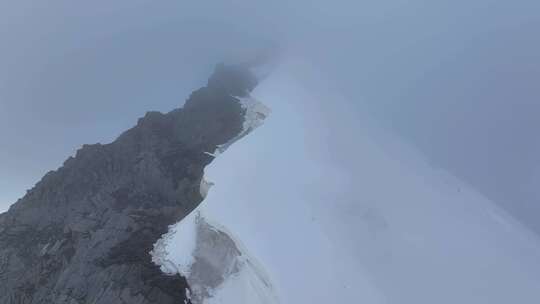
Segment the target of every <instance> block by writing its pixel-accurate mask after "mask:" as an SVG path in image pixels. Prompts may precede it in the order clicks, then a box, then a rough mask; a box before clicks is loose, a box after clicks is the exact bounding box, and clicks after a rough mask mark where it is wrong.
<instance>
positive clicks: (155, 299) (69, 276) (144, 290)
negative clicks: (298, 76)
mask: <svg viewBox="0 0 540 304" xmlns="http://www.w3.org/2000/svg"><path fill="white" fill-rule="evenodd" d="M256 84H257V82H256V80H255V78H254V76H253V75H252V74H251V73H250V72H249V71H247V70H246V69H243V68H241V67H238V66H224V65H219V66H218V67H217V68H216V71H215V73H214V74H213V75H212V76H211V77H210V80H209V81H208V85H207V86H206V87H203V88H201V89H199V90H197V91H195V92H193V93H192V94H191V96H190V97H189V99H188V100H187V101H186V103H185V106H184V107H183V108H181V109H176V110H173V111H171V112H169V113H167V114H163V113H159V112H148V113H147V114H146V115H145V116H144V117H143V118H141V119H139V121H138V123H137V125H136V126H135V127H133V128H132V129H130V130H128V131H126V132H124V133H123V134H122V135H121V136H119V137H118V139H117V140H115V141H114V142H112V143H110V144H106V145H102V144H95V145H84V146H83V147H82V148H81V149H80V150H78V151H77V153H76V156H75V157H70V158H69V159H68V160H66V161H65V163H64V165H63V166H62V167H61V168H59V169H58V170H56V171H51V172H49V173H47V174H46V175H45V176H44V177H43V179H42V180H41V181H40V182H39V183H37V184H36V186H35V187H34V188H33V189H31V190H29V191H28V193H27V194H26V195H25V196H24V197H23V198H22V199H20V200H19V201H18V202H17V203H15V204H14V205H13V206H12V207H11V208H10V210H9V211H8V212H7V213H4V214H1V215H0V303H5V304H38V303H40V304H44V303H58V304H62V303H65V304H67V303H70V304H75V303H81V304H82V303H93V304H115V303H130V304H146V303H160V304H168V303H171V304H172V303H181V304H184V301H189V300H188V299H187V298H186V288H188V286H187V282H186V280H185V278H183V277H181V276H179V275H176V276H167V275H165V274H163V273H162V272H161V271H160V269H159V267H158V266H156V265H154V264H153V263H152V262H151V257H150V255H149V252H150V251H151V250H152V246H153V244H154V243H155V242H156V240H158V239H159V238H160V237H161V235H162V234H164V233H166V232H167V230H168V226H169V225H171V224H173V223H175V222H177V221H179V220H180V219H182V218H183V217H185V216H186V215H187V214H188V213H189V212H191V211H192V210H193V209H194V208H195V207H196V206H197V205H198V204H199V203H200V202H201V201H202V197H201V195H200V192H199V185H200V182H201V179H202V175H203V169H204V167H205V166H206V165H208V164H209V163H210V162H211V161H212V156H210V155H207V154H206V153H205V152H208V151H214V150H215V149H216V146H218V145H221V144H224V143H226V142H227V141H229V140H231V139H233V138H234V137H235V136H237V135H238V134H239V133H240V132H241V131H242V123H243V111H244V110H243V109H242V107H241V106H240V104H239V103H238V100H237V99H236V98H235V97H232V96H243V95H245V94H246V93H247V92H249V91H250V90H252V89H253V88H254V87H255V85H256Z"/></svg>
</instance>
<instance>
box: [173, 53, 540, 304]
mask: <svg viewBox="0 0 540 304" xmlns="http://www.w3.org/2000/svg"><path fill="white" fill-rule="evenodd" d="M253 96H255V97H256V98H257V99H258V100H261V101H263V102H264V103H265V104H266V105H267V106H269V107H270V108H271V109H272V114H271V115H270V116H269V117H268V118H267V119H266V121H265V124H264V125H263V126H262V127H260V128H258V129H257V130H256V131H255V132H253V133H252V134H250V135H249V136H247V137H244V138H242V139H241V140H239V141H237V142H236V143H234V145H231V146H230V147H228V149H227V151H226V152H225V153H223V154H221V155H219V157H218V159H216V160H215V161H214V162H213V163H212V165H211V166H209V167H207V170H206V176H207V179H208V180H210V181H212V182H214V183H215V186H213V187H212V188H211V190H210V191H209V192H208V195H207V197H206V199H205V201H204V202H203V203H202V204H201V206H200V207H199V208H198V211H199V212H200V213H201V214H202V216H203V217H205V218H207V219H208V221H209V222H211V223H219V224H216V225H220V226H221V227H225V228H226V230H227V231H229V234H234V237H232V236H231V237H232V238H233V239H236V240H239V241H241V242H242V243H243V245H242V246H241V247H242V248H244V249H243V250H242V251H249V254H248V253H247V252H246V253H243V254H245V255H248V256H250V257H252V258H253V259H255V258H256V260H258V262H257V263H260V265H261V266H259V267H256V268H254V269H262V270H260V272H261V273H265V274H266V275H267V277H268V278H267V280H271V281H272V284H271V285H269V286H270V287H269V286H266V287H268V288H266V287H264V286H263V287H262V288H261V285H260V282H261V281H260V280H258V279H257V276H258V274H257V273H258V271H257V270H255V271H252V270H250V269H248V270H246V268H244V270H245V271H239V272H236V274H235V275H233V276H229V277H227V278H226V280H225V281H224V282H223V283H222V284H220V286H219V287H218V288H216V290H215V292H214V293H213V296H212V297H210V298H207V299H206V300H205V303H250V304H251V303H266V302H264V301H266V300H268V299H269V297H268V296H261V297H251V298H250V297H247V296H241V295H249V294H257V292H260V291H261V290H263V293H264V292H269V293H270V294H272V293H273V292H276V293H277V294H278V297H279V300H280V301H281V303H291V304H293V303H294V304H303V303H306V304H307V303H396V304H398V303H399V304H402V303H405V304H408V303H410V304H419V303H420V304H421V303H426V304H432V303H438V304H445V303H448V304H450V303H452V304H455V303H474V304H482V303H486V304H488V303H489V304H498V303H501V304H503V303H504V304H507V303H520V304H527V303H531V304H532V303H538V302H539V301H540V288H538V286H540V246H539V242H538V240H537V237H536V236H535V235H532V234H531V233H530V232H529V231H528V230H526V229H524V228H523V227H522V226H521V225H520V224H519V223H516V222H515V221H514V220H513V219H512V218H510V217H509V216H508V215H507V214H505V213H504V212H503V211H501V210H499V209H498V208H496V207H495V205H494V204H492V203H491V202H489V201H488V200H486V199H485V198H484V197H482V196H481V195H480V194H479V193H477V192H476V191H474V189H470V188H469V187H468V186H467V185H464V184H463V183H461V182H460V181H458V180H456V179H455V178H453V177H451V176H449V175H448V174H445V173H444V172H442V171H440V170H438V169H437V168H434V167H432V166H431V165H430V164H428V163H427V162H426V161H425V159H424V157H423V156H422V155H421V154H420V153H418V152H417V151H416V150H415V149H414V148H412V147H410V146H408V145H407V144H406V143H403V142H401V141H400V140H399V139H398V138H395V137H393V136H392V135H391V134H389V133H387V132H385V131H383V130H381V129H380V128H378V127H377V126H376V124H375V123H373V122H372V121H370V120H369V118H368V117H365V116H364V115H362V114H361V112H359V111H358V107H357V106H356V104H357V103H356V102H351V101H347V100H344V99H342V98H341V97H340V96H339V94H338V92H337V91H336V90H335V89H333V88H332V87H330V86H329V85H328V84H327V82H326V81H325V80H324V77H320V76H319V75H318V74H317V72H316V71H315V70H313V69H312V67H310V66H309V65H307V64H305V63H303V62H301V61H298V60H296V61H295V60H289V61H288V62H286V63H283V64H282V65H280V67H279V68H277V70H275V71H274V72H273V73H272V74H271V75H270V76H269V78H267V79H266V80H265V81H264V82H263V83H262V84H261V85H259V87H258V88H257V89H256V91H255V92H253ZM181 226H182V223H181V224H180V226H179V229H177V231H176V234H174V235H173V236H172V238H171V240H170V241H169V242H168V248H167V251H168V252H169V253H168V255H167V257H166V259H167V260H172V261H173V262H174V263H176V264H179V265H181V266H182V267H189V261H188V262H186V254H189V253H188V252H189V251H193V245H190V244H192V243H189V242H191V241H190V240H191V239H192V237H193V235H192V234H193V229H191V228H185V229H182V228H181ZM225 228H224V229H225ZM186 234H187V235H186ZM186 240H187V242H188V244H184V242H186ZM190 246H191V247H190ZM186 251H187V252H186ZM187 260H189V259H187ZM186 263H187V264H186ZM263 281H264V280H263ZM272 285H273V287H271V286H272ZM274 289H275V290H274ZM229 299H230V300H229ZM233 299H235V300H233ZM256 299H258V300H256ZM273 300H275V299H272V301H273ZM276 301H277V300H276ZM268 303H275V301H274V302H271V301H269V302H268Z"/></svg>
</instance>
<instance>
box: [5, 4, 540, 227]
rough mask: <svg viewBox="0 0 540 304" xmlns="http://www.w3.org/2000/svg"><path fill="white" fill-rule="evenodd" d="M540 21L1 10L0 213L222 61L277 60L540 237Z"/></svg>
mask: <svg viewBox="0 0 540 304" xmlns="http://www.w3.org/2000/svg"><path fill="white" fill-rule="evenodd" d="M539 12H540V3H538V2H537V1H528V0H520V1H512V2H508V1H500V0H499V1H495V0H493V1H489V0H471V1H462V0H459V1H444V2H443V1H437V2H435V1H421V0H413V1H403V0H401V1H385V2H384V3H382V1H320V0H317V1H264V2H263V1H238V0H235V1H191V2H187V1H159V2H157V1H140V0H139V1H115V2H110V1H94V2H88V3H86V2H84V3H83V2H73V1H66V0H59V1H54V2H47V3H45V2H42V1H36V0H32V1H28V0H21V1H5V0H0V42H1V44H2V48H0V66H1V67H2V69H1V70H0V140H1V147H0V208H1V209H7V207H8V206H9V204H11V203H13V202H15V200H16V199H17V198H19V197H21V196H22V195H24V193H25V190H26V189H28V188H30V187H31V186H32V185H33V184H34V183H35V182H37V181H38V180H39V179H40V177H41V176H42V175H43V174H44V173H45V172H46V171H48V170H51V169H55V168H57V167H58V166H60V165H61V164H62V162H63V160H64V159H66V158H67V157H68V156H69V155H71V154H73V152H74V151H75V150H76V149H77V147H79V146H80V145H81V144H83V143H93V142H109V141H111V140H113V139H114V138H115V136H117V135H118V134H119V133H120V132H121V131H122V130H124V129H126V128H128V127H130V126H132V125H134V124H135V122H136V119H137V118H138V117H139V116H142V115H143V114H144V112H145V111H147V110H160V111H168V110H170V109H172V108H174V107H178V106H180V105H182V103H183V101H184V99H185V98H186V97H187V95H188V94H189V93H190V91H191V90H193V89H195V88H197V87H198V86H200V85H201V84H203V83H204V82H205V80H206V77H207V76H208V74H209V72H210V71H211V69H212V67H213V65H214V63H216V62H218V61H223V60H224V61H234V60H241V59H242V58H244V57H245V56H250V54H253V52H255V51H256V50H260V49H267V48H271V49H273V50H276V53H278V52H279V53H280V56H287V54H290V53H294V54H295V56H298V55H299V54H300V55H301V56H302V57H304V58H305V60H306V61H308V62H311V64H312V65H314V66H316V67H317V68H318V69H319V70H320V71H321V74H323V75H325V77H326V81H327V82H328V83H329V86H330V87H332V88H334V89H335V90H336V92H339V93H340V94H341V95H343V96H346V97H347V98H346V100H349V101H352V103H353V104H352V105H351V108H353V109H355V111H358V113H359V117H361V116H362V115H360V113H362V114H365V113H369V115H370V116H371V117H374V118H376V119H377V120H378V121H379V123H380V124H381V125H382V126H384V127H386V128H388V129H390V130H392V131H393V132H396V133H397V134H399V135H401V136H403V137H404V138H405V139H406V140H408V141H410V142H411V143H412V144H414V145H416V146H417V147H418V148H419V150H421V151H422V152H423V153H424V154H425V155H426V156H427V157H428V158H429V159H430V161H431V164H432V165H433V166H435V167H441V168H444V169H446V170H448V171H450V172H451V173H452V174H454V175H456V176H457V177H458V178H460V179H462V180H464V181H465V182H467V183H469V184H470V185H471V186H472V187H473V188H476V189H477V190H479V191H480V192H482V193H483V194H484V195H486V196H487V197H489V198H490V199H492V200H494V201H496V202H497V203H499V204H501V205H502V206H504V207H505V208H506V209H507V210H509V211H510V212H511V213H512V214H514V215H515V216H516V217H517V218H518V219H519V220H521V221H523V222H524V223H526V224H527V225H528V226H530V227H532V228H534V229H535V230H536V231H538V232H540V224H538V223H540V221H538V218H539V217H540V205H539V204H538V200H539V199H540V193H539V191H538V190H537V188H538V187H537V183H538V181H539V180H540V176H539V173H540V170H539V169H540V166H539V165H540V162H539V160H540V156H539V155H540V153H539V152H540V144H539V143H538V140H537V136H536V134H537V130H538V129H540V120H537V119H536V117H537V116H538V114H539V113H540V103H539V101H538V98H539V96H540V92H539V91H538V85H537V83H538V82H539V80H540V60H539V59H540V58H539V57H540V55H539V54H540V38H538V37H540V35H538V29H539V28H540V18H539V17H540V16H539V15H540V13H539ZM278 50H279V51H278ZM327 102H328V103H332V102H334V101H333V100H328V101H327Z"/></svg>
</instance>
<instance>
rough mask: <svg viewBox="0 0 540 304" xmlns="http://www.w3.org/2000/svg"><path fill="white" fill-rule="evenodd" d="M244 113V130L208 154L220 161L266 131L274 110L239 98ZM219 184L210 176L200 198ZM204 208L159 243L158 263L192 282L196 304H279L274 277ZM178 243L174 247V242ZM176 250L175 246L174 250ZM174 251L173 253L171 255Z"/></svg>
mask: <svg viewBox="0 0 540 304" xmlns="http://www.w3.org/2000/svg"><path fill="white" fill-rule="evenodd" d="M235 98H237V99H238V102H239V103H240V105H241V106H242V109H243V110H244V123H243V128H242V131H241V132H240V133H239V134H238V135H237V136H236V137H235V138H233V139H232V140H230V141H229V142H227V143H225V144H223V145H220V146H218V147H216V150H215V151H213V152H207V154H209V155H211V156H213V157H215V158H217V157H218V156H219V155H220V154H221V153H223V152H225V151H226V150H227V149H228V148H229V147H230V146H231V145H232V144H234V143H235V142H236V141H238V140H240V139H241V138H243V137H244V136H246V135H248V134H249V133H251V132H252V131H253V130H255V129H256V128H258V127H260V126H261V125H262V124H263V123H264V120H265V119H266V117H267V116H268V115H269V114H270V112H271V111H270V109H269V108H268V107H266V106H265V105H264V104H263V103H261V102H260V101H258V100H256V99H255V98H253V97H252V96H250V95H247V96H245V97H235ZM213 185H214V184H213V183H212V182H210V181H208V180H206V178H205V177H203V178H202V180H201V184H200V193H201V196H202V197H203V198H206V197H207V195H208V192H209V190H210V188H211V187H212V186H213ZM206 208H207V205H206V204H204V201H203V203H201V205H200V206H199V207H198V208H197V209H196V210H194V211H193V212H191V213H190V214H189V215H188V216H187V217H185V218H184V219H183V220H182V221H180V222H179V223H177V224H175V225H173V226H171V227H170V229H169V232H168V233H167V234H165V235H163V237H162V238H161V239H159V240H158V241H157V242H156V243H155V245H154V249H153V250H152V251H151V252H150V254H151V256H152V262H154V263H155V264H156V265H159V266H160V267H161V270H162V271H163V272H164V273H166V274H170V275H173V274H177V273H180V274H181V275H183V276H185V277H186V278H187V281H188V283H189V285H190V288H191V291H188V294H190V297H191V301H192V303H194V304H203V303H207V304H218V303H233V302H234V303H261V304H276V303H279V300H278V297H277V295H276V292H275V290H274V287H273V286H272V282H271V279H270V277H269V275H268V274H267V273H266V272H265V270H264V268H263V267H262V266H261V265H260V263H259V262H258V261H257V260H256V259H255V258H254V257H252V256H250V254H249V253H248V250H247V249H246V248H245V247H244V246H243V245H242V243H241V241H240V240H238V239H236V238H235V236H234V235H233V233H231V232H230V231H229V230H228V229H227V228H226V227H224V226H223V225H221V224H220V223H218V222H216V221H214V220H212V218H211V217H210V216H209V215H207V212H205V209H206ZM173 241H174V243H173ZM170 247H174V248H173V249H172V250H170ZM171 252H173V253H172V254H171Z"/></svg>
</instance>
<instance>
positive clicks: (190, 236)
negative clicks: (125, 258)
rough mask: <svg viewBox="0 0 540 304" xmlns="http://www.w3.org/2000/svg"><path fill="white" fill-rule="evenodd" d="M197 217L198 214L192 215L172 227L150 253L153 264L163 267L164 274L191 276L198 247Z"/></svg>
mask: <svg viewBox="0 0 540 304" xmlns="http://www.w3.org/2000/svg"><path fill="white" fill-rule="evenodd" d="M196 217H197V214H196V212H192V213H190V214H189V215H188V216H186V217H185V218H184V219H183V220H181V221H180V222H178V223H176V224H174V225H172V226H170V227H169V232H167V233H166V234H165V235H163V236H162V237H161V238H160V239H159V240H158V241H157V242H156V243H155V244H154V249H153V250H152V251H151V252H150V255H151V257H152V262H153V263H154V264H156V265H159V266H161V271H163V272H164V273H166V274H169V275H173V274H176V273H182V274H184V275H188V274H189V270H190V267H191V264H192V263H193V252H194V251H195V246H196V233H195V231H196V224H195V223H196V220H197V219H196ZM171 253H172V254H171Z"/></svg>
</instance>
